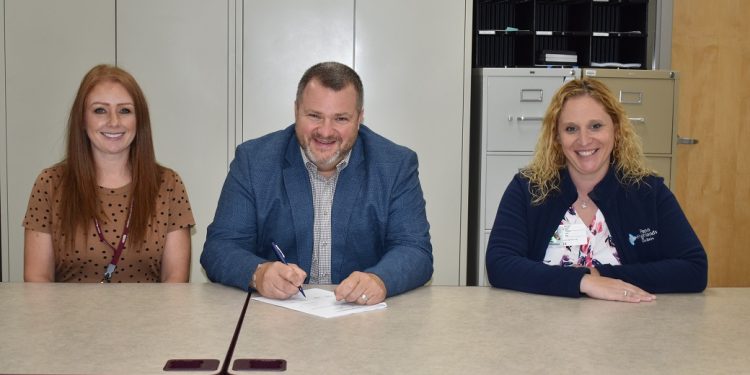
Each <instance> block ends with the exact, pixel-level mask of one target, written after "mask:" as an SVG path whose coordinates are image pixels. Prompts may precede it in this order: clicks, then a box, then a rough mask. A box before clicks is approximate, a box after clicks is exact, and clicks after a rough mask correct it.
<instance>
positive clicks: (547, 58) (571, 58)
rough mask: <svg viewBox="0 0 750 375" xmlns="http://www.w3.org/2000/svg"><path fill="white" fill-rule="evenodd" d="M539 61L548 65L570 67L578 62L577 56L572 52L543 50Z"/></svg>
mask: <svg viewBox="0 0 750 375" xmlns="http://www.w3.org/2000/svg"><path fill="white" fill-rule="evenodd" d="M540 59H541V60H542V62H544V63H548V64H563V65H572V64H576V63H577V62H578V55H576V53H575V52H573V51H552V50H544V51H542V54H541V55H540Z"/></svg>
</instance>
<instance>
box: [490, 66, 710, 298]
mask: <svg viewBox="0 0 750 375" xmlns="http://www.w3.org/2000/svg"><path fill="white" fill-rule="evenodd" d="M486 264H487V275H488V278H489V281H490V283H491V284H492V285H493V286H495V287H498V288H507V289H514V290H519V291H524V292H529V293H539V294H549V295H558V296H569V297H578V296H581V295H588V296H589V297H592V298H597V299H605V300H616V301H626V302H648V301H653V300H654V299H655V298H656V296H655V295H654V293H670V292H700V291H702V290H704V289H705V287H706V280H707V260H706V253H705V251H704V249H703V246H702V245H701V243H700V241H699V240H698V237H697V236H696V234H695V232H694V231H693V229H692V228H691V227H690V224H689V223H688V221H687V219H686V217H685V215H684V213H683V212H682V210H681V209H680V206H679V204H678V203H677V200H676V199H675V197H674V195H672V193H671V192H670V191H669V189H668V188H667V187H666V186H665V185H664V182H663V179H662V178H660V177H657V176H656V175H655V174H654V173H653V172H652V171H651V170H650V169H649V168H647V167H646V165H645V162H644V157H643V152H642V150H641V146H640V143H639V139H638V136H637V135H636V133H635V131H634V129H633V126H632V125H631V124H630V122H629V121H628V118H627V116H626V114H625V111H624V110H623V108H622V106H621V105H620V104H619V103H618V102H617V100H616V98H615V97H614V96H613V95H612V93H611V92H610V91H609V90H608V89H607V87H606V86H605V85H604V84H603V83H601V82H599V81H597V80H594V79H590V78H584V79H578V80H574V81H570V82H568V83H566V84H565V85H563V87H562V88H561V89H560V90H559V91H558V92H557V93H556V94H555V95H554V97H553V98H552V100H551V103H550V106H549V108H548V109H547V112H546V114H545V117H544V121H543V125H542V133H541V135H540V137H539V141H538V143H537V146H536V150H535V153H534V157H533V160H532V162H531V164H530V165H529V166H527V167H526V168H524V169H522V170H521V172H520V173H519V174H517V175H516V176H515V177H514V178H513V180H512V181H511V183H510V185H509V186H508V188H507V189H506V191H505V194H504V195H503V197H502V200H501V202H500V206H499V208H498V212H497V216H496V218H495V223H494V225H493V228H492V233H491V235H490V239H489V242H488V246H487V254H486Z"/></svg>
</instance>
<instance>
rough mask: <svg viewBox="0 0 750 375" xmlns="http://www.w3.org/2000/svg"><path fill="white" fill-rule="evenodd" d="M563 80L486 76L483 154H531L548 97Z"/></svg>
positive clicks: (556, 78)
mask: <svg viewBox="0 0 750 375" xmlns="http://www.w3.org/2000/svg"><path fill="white" fill-rule="evenodd" d="M563 80H564V77H560V76H558V77H539V76H523V77H488V78H487V82H486V84H487V92H486V94H487V96H486V100H485V103H484V104H485V108H486V110H487V117H486V121H487V123H486V124H485V126H486V129H487V131H486V139H485V141H486V147H487V148H486V150H487V151H529V152H530V151H534V146H535V145H536V141H537V138H538V137H539V132H540V130H541V128H542V126H541V125H542V118H543V117H544V112H545V111H546V110H547V106H548V105H549V101H550V98H551V97H552V95H554V94H555V92H556V91H557V90H558V89H559V88H560V86H562V84H563V83H564V81H563Z"/></svg>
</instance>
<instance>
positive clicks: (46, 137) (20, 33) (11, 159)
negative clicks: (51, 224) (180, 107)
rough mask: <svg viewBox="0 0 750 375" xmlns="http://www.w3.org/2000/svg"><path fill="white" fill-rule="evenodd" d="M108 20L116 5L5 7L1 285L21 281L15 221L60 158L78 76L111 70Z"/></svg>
mask: <svg viewBox="0 0 750 375" xmlns="http://www.w3.org/2000/svg"><path fill="white" fill-rule="evenodd" d="M114 20H115V1H114V0H109V1H102V0H66V1H56V0H6V1H5V84H6V85H5V90H6V92H5V94H6V97H5V99H6V101H5V103H6V105H7V108H6V121H7V122H6V137H7V138H5V142H6V145H5V146H6V154H5V156H7V159H5V158H4V159H3V160H4V163H6V165H7V170H6V174H5V176H3V181H2V190H3V192H4V193H6V194H7V197H8V199H7V209H6V208H3V214H4V215H3V217H2V224H3V225H2V231H3V233H2V237H3V239H6V238H7V242H6V241H5V240H3V242H2V244H3V254H4V256H3V267H4V268H5V267H6V265H7V267H8V268H7V271H8V272H5V269H4V272H3V280H10V281H22V280H23V227H22V226H21V221H22V220H23V216H24V214H25V213H26V205H27V203H28V197H29V193H30V192H31V187H32V185H33V183H34V179H35V178H36V176H37V175H38V174H39V172H41V170H42V169H43V168H45V167H48V166H50V165H52V164H54V163H56V162H58V161H60V160H61V158H62V157H63V152H64V148H65V129H66V124H67V118H68V112H69V111H70V106H71V104H72V103H73V99H74V97H75V94H76V91H77V90H78V85H79V83H80V81H81V78H83V75H84V74H85V73H86V72H87V71H88V70H89V69H90V68H91V67H92V66H94V65H96V64H98V63H114V60H115V43H114V41H115V23H114ZM4 202H5V201H3V203H4ZM6 213H7V216H6ZM5 254H7V258H6V255H5ZM5 259H7V263H5ZM6 274H7V278H6Z"/></svg>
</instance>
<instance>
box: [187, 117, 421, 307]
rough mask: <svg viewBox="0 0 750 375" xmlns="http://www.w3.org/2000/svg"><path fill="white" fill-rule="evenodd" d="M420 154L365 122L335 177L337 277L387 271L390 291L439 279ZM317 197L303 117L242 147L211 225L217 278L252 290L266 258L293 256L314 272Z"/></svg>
mask: <svg viewBox="0 0 750 375" xmlns="http://www.w3.org/2000/svg"><path fill="white" fill-rule="evenodd" d="M417 167H418V165H417V155H416V154H415V153H414V152H413V151H411V150H409V149H408V148H406V147H402V146H399V145H396V144H394V143H393V142H391V141H389V140H387V139H385V138H383V137H381V136H380V135H378V134H376V133H374V132H373V131H372V130H370V129H368V128H367V127H366V126H364V125H361V126H360V130H359V133H358V136H357V140H356V142H355V144H354V147H353V148H352V154H351V156H350V158H349V164H348V165H347V167H346V168H344V169H343V170H342V171H341V173H340V175H339V178H338V181H337V183H336V191H335V193H334V199H333V215H332V216H331V236H332V243H331V281H332V282H333V283H334V284H338V283H340V282H341V281H342V280H343V279H345V278H346V277H348V276H349V275H350V274H351V273H352V272H354V271H364V272H371V273H374V274H376V275H378V276H379V277H380V278H381V279H382V280H383V282H384V283H385V286H386V288H387V292H388V295H389V296H392V295H396V294H399V293H403V292H405V291H407V290H410V289H413V288H416V287H418V286H421V285H423V284H425V283H426V282H427V281H429V279H430V277H432V270H433V268H432V245H431V244H430V234H429V229H430V226H429V224H428V223H427V216H426V213H425V200H424V197H423V194H422V188H421V186H420V184H419V177H418V172H417ZM313 221H314V218H313V201H312V187H311V185H310V178H309V175H308V172H307V169H305V166H304V162H303V160H302V155H301V153H300V145H299V143H298V142H297V137H296V135H295V132H294V125H292V126H289V127H287V128H286V129H284V130H281V131H277V132H274V133H271V134H268V135H266V136H263V137H261V138H257V139H253V140H250V141H247V142H244V143H243V144H241V145H240V146H239V147H237V150H236V153H235V159H234V160H233V161H232V163H231V165H230V170H229V174H228V175H227V178H226V181H225V182H224V187H223V189H222V192H221V196H220V198H219V203H218V207H217V208H216V215H215V217H214V221H213V222H212V223H211V225H209V226H208V233H207V238H206V242H205V244H204V247H203V253H202V254H201V264H202V265H203V268H204V269H205V270H206V274H207V275H208V278H209V279H210V280H212V281H215V282H219V283H222V284H225V285H230V286H235V287H238V288H241V289H244V290H247V289H248V288H249V285H250V281H251V279H252V275H253V273H254V272H255V269H256V267H257V266H258V264H260V263H262V262H267V261H276V260H278V259H277V258H276V256H275V254H274V253H273V250H272V248H271V242H276V243H278V244H279V246H280V247H281V248H282V249H283V250H284V252H285V254H286V257H287V261H288V262H289V263H295V264H297V265H298V266H299V267H300V268H302V269H303V270H305V272H307V273H308V274H309V273H310V265H311V263H312V248H313Z"/></svg>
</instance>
